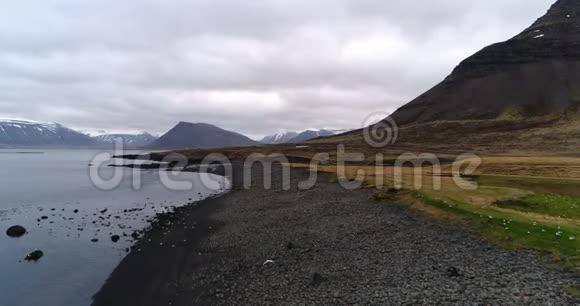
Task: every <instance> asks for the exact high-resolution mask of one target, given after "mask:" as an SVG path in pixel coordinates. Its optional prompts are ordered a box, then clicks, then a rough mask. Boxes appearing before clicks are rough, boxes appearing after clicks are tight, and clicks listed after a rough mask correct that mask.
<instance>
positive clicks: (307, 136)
mask: <svg viewBox="0 0 580 306" xmlns="http://www.w3.org/2000/svg"><path fill="white" fill-rule="evenodd" d="M345 132H348V130H324V129H323V130H307V131H304V132H302V133H300V134H298V135H297V136H296V137H294V138H292V139H290V141H289V142H291V143H296V142H303V141H307V140H311V139H314V138H318V137H329V136H334V135H338V134H342V133H345Z"/></svg>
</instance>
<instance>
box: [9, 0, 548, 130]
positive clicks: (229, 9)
mask: <svg viewBox="0 0 580 306" xmlns="http://www.w3.org/2000/svg"><path fill="white" fill-rule="evenodd" d="M553 2H554V1H553V0H486V1H483V0H478V1H465V0H431V1H425V0H405V1H400V0H396V1H395V0H188V1H181V0H170V1H167V0H90V1H89V0H42V1H38V0H18V1H8V0H0V4H1V6H0V7H1V9H0V117H7V118H20V119H31V120H36V121H51V122H60V123H62V124H64V125H67V126H70V127H74V128H81V129H92V130H111V131H133V130H147V131H150V132H153V133H163V132H165V131H167V130H168V129H169V128H171V127H172V126H173V125H175V124H176V123H177V122H178V121H189V122H206V123H211V124H216V125H218V126H220V127H223V128H227V129H231V130H236V131H238V132H241V133H245V134H247V135H249V136H252V137H259V136H262V135H264V134H271V133H274V132H277V131H279V130H302V129H306V128H359V127H361V122H362V121H363V120H364V118H365V117H366V116H367V115H368V114H370V113H372V112H377V111H380V112H385V113H390V112H392V111H394V110H395V109H396V108H398V107H400V106H401V105H403V104H405V103H406V102H409V101H410V100H412V99H413V98H414V97H416V96H417V95H419V94H421V93H422V92H424V91H425V90H427V89H429V88H430V87H432V86H434V85H435V84H436V83H438V82H439V81H441V80H442V79H443V78H444V77H445V76H446V75H448V74H449V73H450V72H451V70H452V69H453V68H454V67H455V66H456V65H457V64H458V63H459V62H460V61H461V60H462V59H464V58H465V57H467V56H469V55H471V54H473V53H474V52H476V51H478V50H479V49H481V48H482V47H484V46H486V45H488V44H490V43H493V42H497V41H502V40H506V39H508V38H510V37H512V36H514V35H515V34H517V33H518V32H520V31H522V30H523V29H524V28H526V27H528V26H529V25H531V24H532V22H533V21H535V19H536V18H538V17H540V16H541V15H543V14H544V13H545V12H546V11H547V9H548V8H549V6H550V5H551V4H552V3H553Z"/></svg>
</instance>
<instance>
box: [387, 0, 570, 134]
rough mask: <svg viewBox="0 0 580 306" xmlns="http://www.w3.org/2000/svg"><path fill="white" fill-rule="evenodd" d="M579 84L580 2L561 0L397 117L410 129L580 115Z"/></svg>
mask: <svg viewBox="0 0 580 306" xmlns="http://www.w3.org/2000/svg"><path fill="white" fill-rule="evenodd" d="M578 84H580V0H559V1H557V2H556V3H555V4H554V5H553V6H552V7H551V8H550V10H549V11H548V13H547V14H546V15H544V16H543V17H541V18H539V19H538V20H537V21H536V22H535V23H534V24H533V25H532V26H531V27H529V28H527V29H526V30H524V31H523V32H522V33H520V34H518V35H517V36H515V37H513V38H512V39H510V40H508V41H505V42H501V43H497V44H493V45H491V46H488V47H486V48H484V49H483V50H481V51H479V52H477V53H476V54H474V55H473V56H471V57H469V58H467V59H466V60H464V61H463V62H461V63H460V64H459V66H457V67H456V68H455V69H454V70H453V72H452V73H451V75H449V76H448V77H447V78H446V79H445V80H443V81H442V82H441V83H439V84H438V85H437V86H435V87H434V88H432V89H431V90H429V91H427V92H426V93H424V94H422V95H421V96H419V97H418V98H416V99H415V100H413V101H411V102H410V103H408V104H407V105H405V106H403V107H401V108H400V109H398V110H397V111H396V112H395V113H393V115H391V117H392V118H393V119H394V120H395V121H396V122H397V123H398V124H399V125H408V124H413V123H425V122H433V121H438V120H482V119H502V118H513V117H521V118H525V117H529V116H544V115H550V114H554V113H561V112H569V111H573V112H576V111H577V109H578V107H579V106H580V86H578Z"/></svg>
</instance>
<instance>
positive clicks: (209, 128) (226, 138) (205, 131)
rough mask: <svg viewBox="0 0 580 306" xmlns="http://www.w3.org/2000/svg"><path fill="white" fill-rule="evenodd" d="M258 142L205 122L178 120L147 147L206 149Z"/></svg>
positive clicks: (249, 144) (255, 143) (248, 144)
mask: <svg viewBox="0 0 580 306" xmlns="http://www.w3.org/2000/svg"><path fill="white" fill-rule="evenodd" d="M257 144H259V143H258V142H256V141H254V140H252V139H250V138H248V137H246V136H244V135H242V134H238V133H236V132H232V131H227V130H224V129H221V128H219V127H217V126H215V125H211V124H206V123H189V122H180V123H179V124H177V125H176V126H175V127H174V128H172V129H171V130H170V131H169V132H167V133H166V134H165V135H163V136H161V137H159V139H157V140H156V141H154V142H153V143H152V144H151V145H149V146H148V147H147V148H150V149H208V148H221V147H241V146H252V145H257Z"/></svg>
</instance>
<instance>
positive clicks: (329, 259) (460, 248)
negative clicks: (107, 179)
mask: <svg viewBox="0 0 580 306" xmlns="http://www.w3.org/2000/svg"><path fill="white" fill-rule="evenodd" d="M281 172H282V171H281V170H280V167H279V166H276V167H274V171H273V176H274V180H273V181H274V184H273V186H274V189H272V190H264V189H263V188H260V187H254V188H251V189H249V190H241V188H240V186H241V185H240V178H241V171H240V168H239V167H234V177H233V178H232V180H231V184H232V185H231V187H232V190H231V191H230V192H228V193H226V194H225V195H223V196H221V197H219V198H215V199H207V200H203V201H201V202H199V203H197V204H195V205H193V206H186V207H183V208H180V209H178V210H177V211H176V212H175V214H174V216H173V217H172V221H173V223H172V224H171V225H170V226H168V227H163V228H152V229H151V230H150V231H149V232H147V233H146V234H145V236H144V237H143V238H142V239H141V240H140V241H139V242H138V243H137V244H136V245H135V247H134V248H133V251H132V252H131V253H130V254H128V255H127V257H125V259H123V261H122V262H121V264H119V266H117V268H116V269H115V270H114V272H113V273H112V274H111V276H110V277H109V279H108V281H107V282H106V283H105V285H104V286H103V287H102V288H101V290H100V291H99V292H98V293H97V294H96V295H95V298H94V302H93V305H97V306H99V305H109V306H112V305H125V306H129V305H191V304H235V303H238V304H262V303H266V304H280V303H283V304H312V303H339V304H344V303H383V304H384V303H391V304H392V303H396V304H400V303H419V304H435V303H477V304H481V303H484V304H505V303H508V304H509V303H511V304H514V303H515V304H518V303H520V304H521V303H532V304H534V303H536V304H538V303H539V304H545V303H552V304H567V303H571V302H572V301H574V300H572V299H571V298H570V297H568V296H566V295H565V294H564V293H562V291H561V287H562V286H564V285H565V284H567V283H569V282H571V281H572V280H573V279H574V277H573V276H572V275H569V274H564V273H560V272H556V271H550V270H548V269H547V268H546V267H545V263H546V258H543V257H541V256H540V255H538V254H536V253H534V252H530V251H503V250H500V249H498V248H497V247H495V246H493V245H492V244H490V243H488V242H483V241H481V240H479V239H477V238H475V237H474V236H473V235H472V234H471V233H470V232H469V231H468V230H467V229H465V228H462V227H460V226H457V225H449V224H442V223H438V222H437V221H434V220H430V219H429V218H427V217H424V216H421V215H419V214H418V213H417V212H415V211H413V210H412V209H411V208H409V207H407V206H405V205H399V204H386V203H376V202H371V201H370V200H369V195H370V192H371V191H370V190H357V191H346V190H343V189H342V188H340V187H339V186H338V184H337V183H336V182H335V177H333V176H332V175H331V174H319V184H317V186H316V187H314V188H313V189H310V190H305V191H299V190H297V189H296V183H297V182H298V181H300V180H303V179H305V178H306V177H307V175H308V174H307V172H306V171H304V170H301V169H292V170H291V173H292V189H291V190H289V191H283V190H281V188H280V185H281V183H280V182H281V179H280V176H281ZM258 174H260V175H261V173H260V172H254V175H253V180H254V182H256V183H258V184H260V182H261V177H260V175H258Z"/></svg>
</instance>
